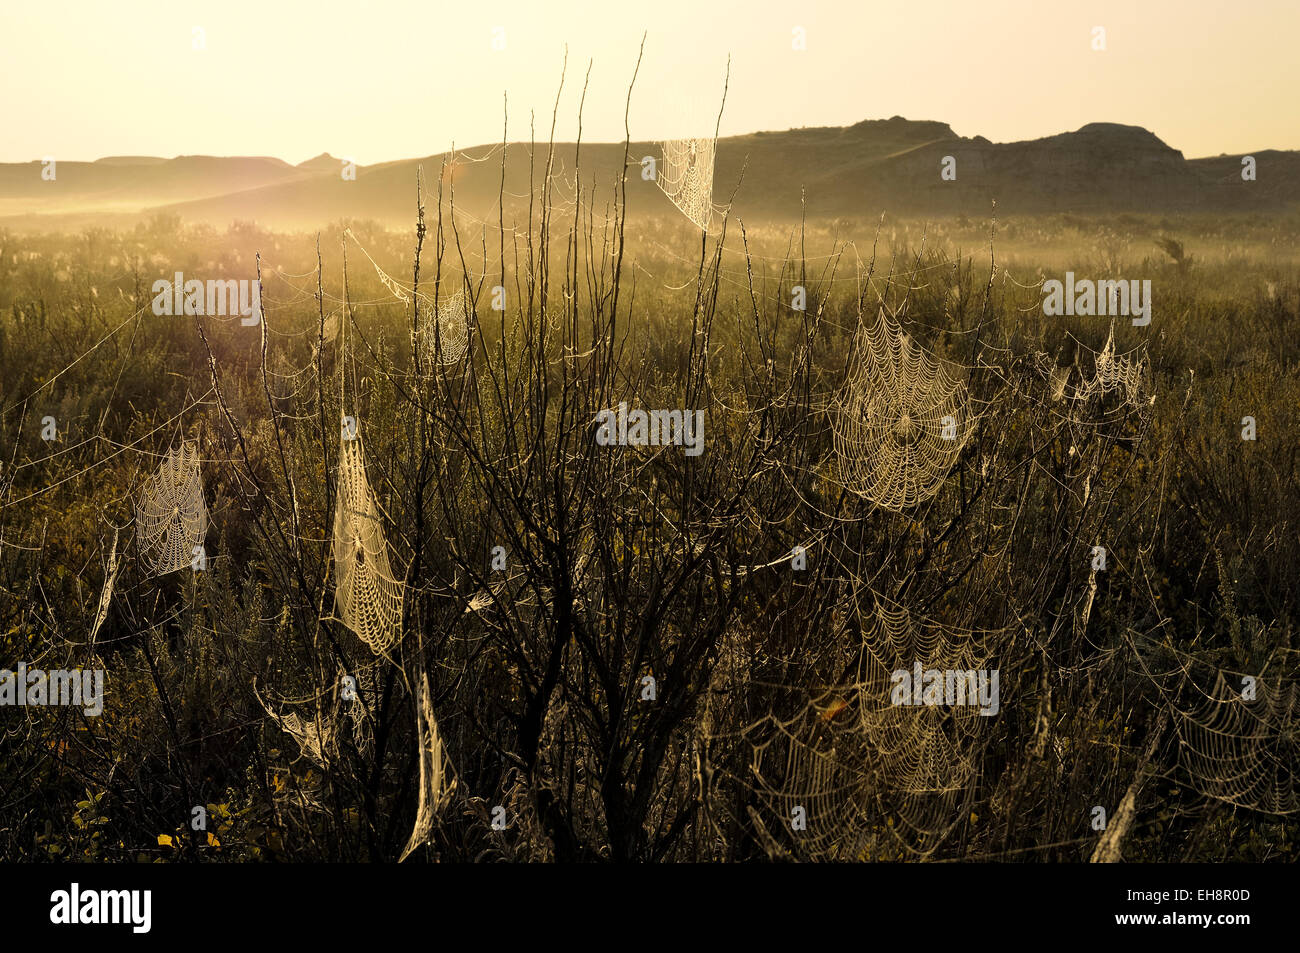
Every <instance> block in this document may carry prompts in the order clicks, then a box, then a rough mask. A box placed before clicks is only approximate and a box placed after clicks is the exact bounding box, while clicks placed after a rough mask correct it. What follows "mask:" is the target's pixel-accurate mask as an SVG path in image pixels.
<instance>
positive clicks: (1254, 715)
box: [1173, 672, 1300, 814]
mask: <svg viewBox="0 0 1300 953" xmlns="http://www.w3.org/2000/svg"><path fill="white" fill-rule="evenodd" d="M1173 712H1174V724H1175V726H1176V727H1177V730H1178V740H1179V745H1178V748H1179V757H1180V761H1181V763H1182V765H1183V767H1184V769H1185V770H1186V771H1187V773H1188V775H1190V777H1191V779H1192V785H1193V786H1194V787H1195V788H1196V790H1197V791H1199V792H1200V793H1201V794H1203V795H1205V796H1206V797H1211V798H1215V799H1217V800H1220V801H1226V802H1227V803H1229V804H1236V805H1238V806H1240V807H1247V808H1251V809H1252V810H1256V811H1264V812H1266V813H1269V814H1293V813H1295V812H1296V810H1297V809H1300V790H1298V789H1297V783H1296V782H1297V778H1296V772H1297V770H1298V769H1300V737H1298V736H1297V731H1298V730H1300V720H1298V719H1297V714H1300V691H1298V690H1297V687H1296V685H1295V684H1289V685H1282V686H1280V687H1279V686H1277V685H1275V684H1274V685H1271V686H1270V684H1269V682H1268V681H1267V680H1265V679H1263V678H1258V679H1256V680H1255V697H1254V699H1253V700H1247V699H1245V698H1244V697H1243V696H1242V690H1241V688H1240V687H1237V688H1234V687H1233V686H1232V685H1231V684H1230V683H1229V682H1228V680H1227V679H1225V678H1224V675H1223V673H1222V672H1219V673H1218V675H1217V677H1216V679H1215V684H1214V688H1213V689H1212V690H1211V692H1210V693H1209V694H1208V695H1206V696H1204V697H1203V698H1202V699H1201V701H1200V703H1199V704H1197V705H1195V706H1192V707H1191V708H1190V710H1186V711H1185V710H1183V709H1181V708H1179V707H1177V706H1174V708H1173Z"/></svg>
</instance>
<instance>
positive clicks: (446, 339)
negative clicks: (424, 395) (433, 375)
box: [418, 291, 469, 367]
mask: <svg viewBox="0 0 1300 953" xmlns="http://www.w3.org/2000/svg"><path fill="white" fill-rule="evenodd" d="M418 297H419V299H420V312H421V313H422V314H424V315H425V320H424V321H422V322H421V325H420V334H421V337H422V345H423V348H422V351H421V355H422V357H423V358H424V361H425V363H426V364H427V365H429V366H430V367H433V366H434V365H437V364H442V365H447V364H455V363H456V362H457V361H459V360H460V359H461V358H462V357H464V356H465V351H466V349H467V348H468V347H469V327H468V325H467V324H466V322H465V292H464V291H457V292H456V293H455V294H454V295H452V296H451V298H449V299H444V300H443V302H442V304H441V306H439V307H437V308H435V307H434V306H433V299H432V298H430V297H429V296H428V295H423V294H422V295H419V296H418ZM429 315H436V317H435V318H430V317H428V316H429Z"/></svg>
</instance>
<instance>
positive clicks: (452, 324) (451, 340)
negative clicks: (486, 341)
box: [345, 229, 469, 366]
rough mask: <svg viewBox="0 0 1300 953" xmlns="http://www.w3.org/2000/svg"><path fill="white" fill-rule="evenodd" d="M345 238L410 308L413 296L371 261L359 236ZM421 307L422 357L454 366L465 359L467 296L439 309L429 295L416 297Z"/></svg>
mask: <svg viewBox="0 0 1300 953" xmlns="http://www.w3.org/2000/svg"><path fill="white" fill-rule="evenodd" d="M345 234H346V235H347V237H348V238H351V239H352V240H353V241H354V242H356V245H357V247H358V248H360V249H361V254H363V255H365V256H366V259H367V260H368V261H369V262H370V265H371V267H373V268H374V269H375V274H376V275H377V276H378V277H379V280H380V282H381V283H382V284H383V286H384V287H385V288H387V289H388V291H389V292H390V293H391V294H392V296H393V297H394V298H396V299H397V300H399V301H401V302H402V304H403V305H404V306H405V307H407V308H409V307H411V294H410V293H409V292H407V290H406V289H405V288H403V287H402V286H401V285H400V284H398V282H397V281H396V280H394V279H393V278H392V277H391V276H390V275H389V274H388V272H386V271H384V269H382V268H380V267H379V264H378V262H376V261H375V260H374V259H373V258H371V257H370V252H368V251H366V248H365V246H364V245H362V244H361V242H360V241H358V240H357V236H356V235H354V234H353V233H352V230H351V229H347V230H346V232H345ZM415 297H416V298H418V299H419V305H420V315H421V317H420V324H419V330H418V332H417V337H418V343H419V346H420V349H421V350H420V354H421V357H422V358H423V360H424V361H425V363H426V364H428V365H429V366H433V365H435V364H444V365H445V364H455V363H456V362H457V361H459V360H460V359H461V358H462V357H464V356H465V351H466V350H467V349H468V347H469V325H468V323H467V322H466V320H465V293H464V292H463V291H458V292H456V293H455V294H454V295H452V296H451V298H450V299H447V300H444V301H443V302H442V305H441V306H440V307H434V304H433V299H432V298H430V297H429V296H428V295H426V294H418V293H417V294H416V295H415Z"/></svg>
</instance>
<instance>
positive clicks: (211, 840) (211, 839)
mask: <svg viewBox="0 0 1300 953" xmlns="http://www.w3.org/2000/svg"><path fill="white" fill-rule="evenodd" d="M208 846H209V847H220V846H221V841H219V840H217V836H216V835H215V834H213V833H212V832H211V831H208Z"/></svg>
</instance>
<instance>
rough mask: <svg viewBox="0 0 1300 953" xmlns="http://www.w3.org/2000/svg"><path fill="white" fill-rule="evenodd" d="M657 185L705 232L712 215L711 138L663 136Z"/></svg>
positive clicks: (714, 142)
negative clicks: (664, 137)
mask: <svg viewBox="0 0 1300 953" xmlns="http://www.w3.org/2000/svg"><path fill="white" fill-rule="evenodd" d="M659 145H660V146H661V148H662V151H663V155H662V156H661V158H660V160H659V188H660V189H662V190H663V193H664V195H666V196H668V198H669V200H671V201H672V203H673V204H674V205H676V206H677V208H678V209H679V210H680V211H681V212H682V214H683V215H685V216H686V217H687V218H689V219H690V220H691V221H692V222H694V223H695V224H696V225H697V226H698V227H699V228H702V229H703V230H704V231H706V232H707V231H708V230H709V223H710V222H711V221H712V218H713V160H714V154H715V152H716V149H717V141H716V140H714V139H702V138H699V139H665V140H664V141H663V142H661V143H660V144H659Z"/></svg>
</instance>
